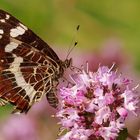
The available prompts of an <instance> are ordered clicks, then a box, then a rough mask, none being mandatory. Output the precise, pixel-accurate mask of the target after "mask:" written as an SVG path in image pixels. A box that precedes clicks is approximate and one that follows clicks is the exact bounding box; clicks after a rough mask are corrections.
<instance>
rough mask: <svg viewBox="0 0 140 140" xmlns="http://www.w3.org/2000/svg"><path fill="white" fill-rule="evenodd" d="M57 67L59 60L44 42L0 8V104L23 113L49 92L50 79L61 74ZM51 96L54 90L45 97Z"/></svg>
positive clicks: (51, 80) (53, 96) (54, 79)
mask: <svg viewBox="0 0 140 140" xmlns="http://www.w3.org/2000/svg"><path fill="white" fill-rule="evenodd" d="M60 67H61V61H60V59H59V58H58V56H57V54H56V53H55V52H54V51H53V50H52V49H51V48H50V47H49V45H48V44H47V43H45V42H44V41H43V40H41V39H40V38H39V37H38V36H37V35H35V34H34V33H33V32H32V31H31V30H30V29H28V28H27V27H26V26H25V25H23V24H22V23H21V22H20V21H19V20H17V19H16V18H14V17H13V16H12V15H10V14H9V13H7V12H5V11H3V10H0V98H1V99H2V100H1V101H0V104H2V105H4V103H5V104H6V102H9V103H11V104H13V105H15V110H14V111H13V112H14V113H15V112H27V111H28V110H29V108H30V107H31V106H32V104H33V103H34V102H36V101H39V100H40V99H41V97H42V96H43V95H44V94H45V93H49V92H50V93H51V92H52V91H53V90H52V89H53V83H54V81H55V82H57V81H58V78H60V77H61V76H62V75H63V71H61V70H62V68H60ZM48 95H51V94H48ZM51 98H52V99H53V98H55V94H54V93H52V95H51V96H50V98H49V97H47V99H49V100H50V101H49V102H53V101H51ZM55 102H56V101H55ZM52 106H53V105H52Z"/></svg>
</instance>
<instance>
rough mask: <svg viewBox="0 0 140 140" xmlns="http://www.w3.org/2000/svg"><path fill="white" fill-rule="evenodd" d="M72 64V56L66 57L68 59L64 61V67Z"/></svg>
mask: <svg viewBox="0 0 140 140" xmlns="http://www.w3.org/2000/svg"><path fill="white" fill-rule="evenodd" d="M71 65H72V58H70V59H66V60H65V61H64V62H63V68H64V69H67V68H69V67H71Z"/></svg>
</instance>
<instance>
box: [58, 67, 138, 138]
mask: <svg viewBox="0 0 140 140" xmlns="http://www.w3.org/2000/svg"><path fill="white" fill-rule="evenodd" d="M71 77H72V79H73V81H74V82H75V85H74V86H73V87H70V88H66V87H63V88H61V89H60V95H59V100H60V110H59V112H58V113H57V114H56V117H58V118H59V119H60V122H59V123H60V124H61V125H62V128H61V129H63V130H66V131H67V132H66V133H65V134H64V135H63V136H61V137H60V138H59V140H96V139H100V140H102V139H103V140H114V139H116V137H117V136H118V133H119V132H120V130H122V129H123V128H124V127H125V125H124V121H125V119H126V117H127V115H128V111H132V112H133V113H134V114H136V113H135V111H136V109H137V104H138V96H137V94H136V92H135V89H136V87H135V88H130V85H131V83H132V81H131V80H129V79H126V78H123V77H122V76H121V74H118V73H117V71H112V68H110V69H109V68H108V67H105V66H102V67H99V69H98V70H97V72H95V73H94V72H85V71H82V72H81V73H77V74H74V75H71Z"/></svg>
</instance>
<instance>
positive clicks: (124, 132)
mask: <svg viewBox="0 0 140 140" xmlns="http://www.w3.org/2000/svg"><path fill="white" fill-rule="evenodd" d="M127 136H128V131H127V128H124V129H123V130H121V131H120V133H119V136H118V138H117V140H126V138H127Z"/></svg>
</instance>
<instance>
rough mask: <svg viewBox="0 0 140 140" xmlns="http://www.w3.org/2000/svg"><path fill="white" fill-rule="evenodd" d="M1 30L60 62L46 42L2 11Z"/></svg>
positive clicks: (0, 11) (0, 12)
mask: <svg viewBox="0 0 140 140" xmlns="http://www.w3.org/2000/svg"><path fill="white" fill-rule="evenodd" d="M0 29H2V30H3V31H4V34H6V35H7V36H8V37H10V36H11V37H13V38H15V39H17V40H20V41H21V42H25V43H27V44H29V45H31V46H32V47H34V48H36V49H38V50H39V51H40V52H42V53H44V54H45V55H47V56H49V57H50V58H52V59H53V60H56V61H57V60H59V58H58V56H57V54H56V53H55V52H54V51H53V49H51V47H50V46H49V45H48V44H47V43H46V42H44V41H43V40H42V39H40V38H39V37H38V36H37V35H36V34H35V33H33V32H32V31H31V30H30V29H28V28H27V27H26V26H25V25H23V24H22V23H21V22H20V21H19V20H17V19H16V18H15V17H13V16H12V15H11V14H9V13H7V12H5V11H3V10H0ZM16 32H17V33H16Z"/></svg>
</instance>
